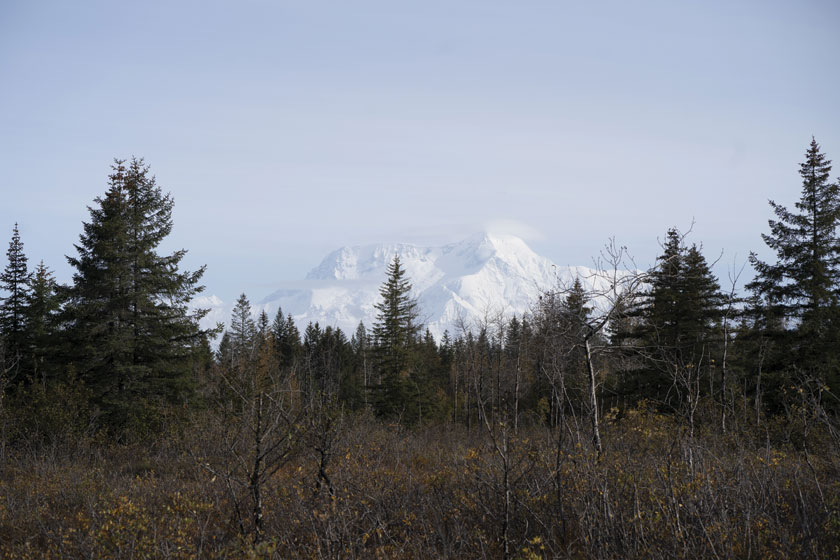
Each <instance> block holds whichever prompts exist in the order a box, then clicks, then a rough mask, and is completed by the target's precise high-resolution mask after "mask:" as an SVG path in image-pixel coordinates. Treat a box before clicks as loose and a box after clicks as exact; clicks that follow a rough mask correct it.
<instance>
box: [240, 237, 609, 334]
mask: <svg viewBox="0 0 840 560" xmlns="http://www.w3.org/2000/svg"><path fill="white" fill-rule="evenodd" d="M395 254H397V255H399V257H400V261H401V262H402V264H403V267H404V268H405V270H406V276H407V278H408V279H409V281H410V282H411V284H412V286H413V289H414V295H415V296H416V297H417V299H418V301H419V304H420V319H421V321H422V322H423V323H424V325H426V326H427V327H428V328H429V329H430V331H431V332H432V334H433V335H434V336H435V338H436V339H438V340H439V339H440V337H441V336H442V335H443V333H444V331H446V330H448V331H449V332H450V333H451V334H452V335H457V334H460V333H461V330H462V328H463V327H466V328H469V329H475V328H476V326H477V325H480V324H482V322H483V321H486V320H488V319H491V318H494V317H497V316H499V315H502V316H504V317H505V318H510V317H512V316H513V315H517V316H520V317H521V316H522V315H524V314H525V313H527V312H528V311H530V309H531V306H532V305H533V304H534V302H535V301H537V298H538V297H539V295H540V293H541V291H543V290H546V289H549V288H552V287H555V286H557V285H558V282H559V283H560V284H562V285H571V283H572V282H573V281H574V279H575V278H576V277H578V278H580V279H581V282H583V283H584V285H585V286H587V287H601V286H603V284H604V283H605V282H604V281H603V280H602V279H598V278H595V271H594V270H592V269H589V268H586V267H559V266H556V265H554V263H552V262H551V261H549V260H548V259H546V258H544V257H541V256H539V255H537V254H536V253H534V252H533V251H532V250H531V248H530V247H528V246H527V245H526V244H525V242H524V241H522V240H521V239H519V238H518V237H514V236H510V235H491V234H487V233H481V234H476V235H473V236H471V237H469V238H467V239H465V240H463V241H460V242H458V243H452V244H449V245H444V246H440V247H420V246H416V245H410V244H386V245H365V246H356V247H344V248H341V249H338V250H336V251H334V252H332V253H330V254H329V255H327V257H326V258H324V260H323V261H322V262H321V263H320V264H319V265H318V266H317V267H315V268H314V269H312V270H311V271H310V272H309V274H307V276H306V281H305V282H303V283H302V284H301V283H297V284H296V285H288V286H283V287H281V288H279V289H278V290H276V291H274V292H273V293H271V294H270V295H268V296H267V297H265V298H264V299H263V300H262V301H261V302H259V304H257V305H255V306H254V307H255V311H257V312H259V311H262V310H265V311H266V312H267V313H268V314H269V316H273V314H274V313H276V311H277V308H278V307H280V308H282V309H283V312H284V313H285V314H291V315H292V316H293V317H294V319H295V321H296V322H297V324H298V326H299V327H300V328H303V327H305V326H306V324H307V323H309V322H310V321H311V322H318V323H319V324H320V325H321V326H322V327H325V326H334V327H340V328H341V329H342V330H343V331H344V332H345V333H347V335H348V336H350V335H351V334H352V333H353V332H354V331H355V329H356V327H357V326H358V324H359V321H364V323H365V325H366V326H367V327H368V328H370V327H371V326H372V325H373V324H374V322H375V318H376V309H375V308H374V305H375V304H376V302H377V301H378V299H379V288H380V286H381V285H382V282H383V281H384V280H385V275H386V268H387V266H388V264H389V263H390V262H391V260H392V259H393V257H394V255H395ZM596 284H598V285H601V286H595V285H596Z"/></svg>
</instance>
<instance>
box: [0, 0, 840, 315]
mask: <svg viewBox="0 0 840 560" xmlns="http://www.w3.org/2000/svg"><path fill="white" fill-rule="evenodd" d="M838 62H840V3H838V2H834V1H822V2H817V1H802V0H800V1H797V2H792V1H789V2H773V1H755V2H737V1H731V0H730V1H727V2H714V1H704V2H681V1H675V0H669V1H662V2H641V1H640V2H627V1H619V2H575V3H566V2H559V1H556V2H528V1H524V0H523V1H517V2H493V1H488V0H477V1H454V0H449V1H432V0H423V1H416V2H399V1H394V0H391V1H380V2H369V1H355V2H347V1H335V2H317V1H306V2H268V1H265V2H244V1H238V2H206V1H201V2H199V1H196V2H177V1H172V0H170V1H167V2H136V1H135V2H124V3H123V2H114V1H108V2H84V1H77V2H67V1H61V2H39V1H37V0H26V1H14V0H0V185H2V203H0V243H2V247H5V246H6V241H7V240H8V237H9V236H10V235H11V229H12V225H13V224H14V222H15V221H18V222H20V227H21V234H22V237H23V241H24V243H25V246H26V252H27V254H28V255H29V257H30V260H31V261H33V262H37V261H38V260H40V259H44V260H45V261H46V263H47V264H48V265H49V266H51V267H52V268H54V269H56V270H57V272H58V276H59V278H60V279H61V280H63V281H68V280H69V277H70V270H69V268H68V267H67V265H66V263H65V260H64V257H63V255H65V254H72V252H73V247H72V244H73V243H74V242H75V241H76V239H77V236H78V234H79V233H80V232H81V221H82V220H84V219H87V211H86V205H88V204H90V203H91V201H92V199H93V198H94V197H95V196H97V195H99V194H101V193H102V192H104V190H105V184H106V176H107V174H108V166H109V164H110V162H111V160H112V158H114V157H129V156H131V155H132V154H134V155H137V156H144V157H145V158H146V160H147V162H148V163H150V164H151V166H152V169H153V171H154V172H155V173H156V175H157V177H158V180H159V183H160V184H161V185H162V186H163V187H164V188H166V189H167V190H169V191H171V192H172V193H173V195H174V197H175V202H176V206H175V230H174V233H173V235H172V238H171V239H170V242H169V247H170V248H174V247H185V248H187V249H189V251H190V253H189V256H188V258H187V264H188V265H190V266H197V265H198V264H201V263H206V264H207V265H208V272H207V274H206V276H205V283H206V284H207V286H208V292H209V293H217V294H219V295H220V296H222V297H223V299H225V300H228V301H229V300H230V299H232V297H233V296H234V295H235V294H236V293H238V292H240V291H243V290H245V291H247V292H248V293H249V295H250V296H251V298H252V300H259V299H260V298H262V297H263V296H264V295H266V294H268V293H269V292H270V291H271V288H272V286H273V285H274V284H276V283H277V282H278V281H283V280H294V279H299V278H302V277H303V276H304V274H305V273H306V271H307V270H308V269H309V268H311V267H312V266H314V265H316V264H317V263H318V261H319V260H320V259H321V258H322V257H323V256H324V255H325V254H326V253H327V252H328V251H330V250H332V249H334V248H336V247H338V246H341V245H346V244H357V243H369V242H377V241H415V242H442V241H454V240H457V239H458V238H459V237H462V236H465V235H467V234H469V233H471V232H473V231H476V230H479V229H482V228H484V227H487V226H488V225H490V226H492V227H493V228H494V229H503V230H508V231H512V232H514V233H517V232H523V231H524V232H527V233H529V235H528V238H529V242H530V243H531V245H532V247H534V249H535V250H537V251H538V252H540V253H542V254H544V255H545V256H547V257H549V258H552V259H553V260H555V262H557V263H558V264H588V263H589V262H590V259H591V256H592V255H594V254H596V253H597V251H598V249H599V247H601V245H602V244H603V243H604V241H605V240H606V239H607V238H608V237H609V236H615V237H616V238H617V239H618V240H619V241H620V242H622V243H625V244H627V245H629V246H630V248H631V250H632V251H633V253H635V254H636V255H637V257H638V261H639V263H638V264H639V265H640V266H644V265H647V264H650V262H652V260H653V258H654V257H655V256H656V254H657V253H658V250H659V247H658V245H657V237H661V236H662V235H663V233H664V232H665V230H666V229H667V228H668V227H669V226H671V225H677V226H679V227H682V228H685V227H687V226H688V225H689V224H690V223H691V221H692V218H693V219H695V220H696V225H695V228H694V232H695V233H694V235H693V240H695V241H702V242H703V243H704V245H705V247H706V251H707V255H708V256H709V257H710V258H715V257H716V256H717V254H718V253H719V252H720V251H721V250H725V252H726V253H725V256H724V260H725V261H726V262H731V261H732V259H733V258H738V259H739V261H743V260H744V259H745V257H746V255H747V253H748V251H749V250H750V249H761V248H762V246H761V241H760V236H759V235H760V233H761V232H763V231H766V222H767V219H768V218H769V217H770V209H769V207H768V206H767V203H766V201H767V199H768V198H773V199H775V200H777V201H778V202H781V203H785V204H792V203H793V202H794V201H795V200H796V198H797V197H798V194H799V189H800V182H799V178H798V175H797V169H798V165H797V164H798V162H799V161H801V159H802V155H803V153H804V151H805V149H806V147H807V144H808V142H809V141H810V138H811V135H812V134H813V135H815V136H816V138H817V140H818V141H819V142H820V143H821V144H822V146H823V149H824V151H826V152H827V153H828V155H829V157H831V158H833V159H834V160H835V161H837V163H838V165H837V169H836V172H835V173H834V175H835V176H836V175H838V174H840V101H838V100H840V78H838V75H840V64H838ZM719 270H720V269H719Z"/></svg>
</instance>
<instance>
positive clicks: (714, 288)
mask: <svg viewBox="0 0 840 560" xmlns="http://www.w3.org/2000/svg"><path fill="white" fill-rule="evenodd" d="M649 286H650V289H649V291H648V292H647V293H646V294H645V295H644V296H642V297H640V298H639V299H638V301H637V303H636V306H635V308H634V309H632V310H630V312H629V316H630V317H629V319H630V320H629V321H628V322H627V323H626V324H624V325H622V326H617V327H616V328H621V329H622V330H623V332H621V333H620V334H619V335H618V337H617V338H618V341H619V342H621V340H622V339H624V340H632V341H633V345H634V346H635V347H636V348H637V349H639V350H641V353H642V356H643V365H642V367H638V364H634V363H632V362H630V364H631V367H632V368H633V371H628V372H626V373H627V374H626V375H624V376H623V377H624V379H623V380H622V383H621V385H622V392H625V393H629V394H631V395H632V396H633V397H636V398H653V399H655V400H656V401H658V402H660V403H668V404H670V405H680V404H681V401H682V399H683V396H684V395H683V394H684V393H685V391H686V388H685V385H686V383H688V381H686V380H687V379H689V378H690V379H691V383H692V390H693V391H694V392H696V388H697V383H698V382H699V379H700V377H699V376H700V375H701V371H700V369H701V368H702V370H703V371H704V372H708V373H710V371H711V370H710V368H711V366H712V359H713V354H714V350H716V348H717V344H718V335H719V333H717V330H716V329H717V326H718V322H719V320H720V317H721V306H722V303H723V296H722V294H721V292H720V287H719V284H718V281H717V279H716V278H715V276H714V274H712V272H711V270H710V268H709V265H708V263H707V262H706V259H705V257H704V256H703V254H702V252H701V251H700V249H699V248H698V247H697V245H692V246H691V247H690V248H687V247H685V245H684V244H683V236H682V235H681V234H680V232H679V231H678V230H677V229H675V228H671V229H670V230H668V233H667V236H666V241H665V243H664V245H663V252H662V255H660V257H659V258H658V259H657V265H656V267H655V268H654V269H653V270H652V271H651V273H650V281H649ZM681 385H682V386H681Z"/></svg>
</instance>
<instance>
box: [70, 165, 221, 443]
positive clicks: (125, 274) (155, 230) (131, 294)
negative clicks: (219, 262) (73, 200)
mask: <svg viewBox="0 0 840 560" xmlns="http://www.w3.org/2000/svg"><path fill="white" fill-rule="evenodd" d="M112 170H113V172H112V174H111V175H110V176H109V188H108V190H107V192H106V193H105V195H104V196H103V197H97V198H96V199H95V205H94V206H93V207H89V208H88V209H89V211H90V221H89V222H86V223H84V224H83V233H82V235H81V236H80V239H79V243H78V244H77V245H76V246H75V247H76V251H77V253H78V255H77V256H76V257H68V258H67V260H68V262H69V263H70V265H71V266H73V268H75V272H74V274H73V286H72V288H71V289H70V290H69V296H70V299H69V302H68V306H67V315H66V317H67V319H68V321H69V328H68V334H69V336H70V340H71V342H72V347H73V362H74V364H75V366H76V367H77V369H78V371H79V373H80V375H81V376H82V379H83V380H84V382H85V383H86V384H87V385H88V387H89V388H90V389H91V390H92V391H93V396H94V402H95V403H96V404H97V405H99V406H100V407H101V408H102V409H103V410H104V412H105V415H106V418H105V419H106V421H107V422H109V423H110V424H111V425H112V426H113V427H117V428H119V427H121V426H124V425H126V423H132V422H133V423H135V424H136V423H137V422H141V423H143V422H145V421H148V419H149V418H153V417H154V416H155V414H154V412H155V409H156V408H157V407H158V406H159V405H161V404H163V403H165V402H171V401H173V400H176V399H178V398H180V397H182V396H184V395H185V394H187V393H188V392H189V391H190V389H191V375H190V374H191V367H192V364H193V360H194V358H195V357H196V356H197V354H198V353H199V352H201V350H202V349H203V348H204V347H205V344H204V343H205V342H206V336H207V334H208V333H207V332H206V331H202V330H201V329H200V328H199V326H198V320H199V319H200V318H201V317H202V316H203V315H204V314H205V313H206V310H194V309H192V310H191V309H190V308H189V303H190V301H191V300H192V298H193V297H194V296H195V295H196V294H198V293H200V292H201V291H202V290H203V289H204V288H203V286H201V285H199V282H200V280H201V276H202V275H203V273H204V267H201V268H200V269H198V270H197V271H194V272H182V271H180V270H179V268H178V267H179V265H180V262H181V260H182V259H183V257H184V255H185V254H186V251H185V250H179V251H175V252H174V253H171V254H168V255H160V254H158V251H157V249H158V246H159V245H160V244H161V242H162V241H163V240H164V239H165V238H166V237H167V236H168V235H169V233H170V232H171V231H172V206H173V201H172V197H171V196H170V195H169V194H163V192H162V191H161V188H160V187H158V186H157V184H156V183H155V178H154V176H152V175H151V174H150V172H149V168H148V166H146V165H145V164H144V163H143V160H142V159H132V160H131V161H130V162H128V164H126V163H125V162H124V161H120V160H116V161H115V163H114V165H113V166H112Z"/></svg>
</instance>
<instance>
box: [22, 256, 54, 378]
mask: <svg viewBox="0 0 840 560" xmlns="http://www.w3.org/2000/svg"><path fill="white" fill-rule="evenodd" d="M60 307H61V298H60V296H59V295H58V293H57V284H56V281H55V278H53V273H52V271H50V269H49V268H47V267H46V266H45V265H44V262H43V261H41V263H40V264H39V265H38V266H37V267H36V268H35V270H34V272H33V273H32V277H31V281H30V290H29V293H28V294H27V297H26V343H27V356H28V358H29V360H28V361H29V362H30V363H27V364H24V365H25V367H26V368H27V370H28V371H30V372H31V373H32V374H34V375H35V376H36V377H42V378H43V377H44V376H46V375H47V374H48V372H49V370H50V369H52V368H54V367H56V366H57V364H56V363H55V362H56V358H57V356H56V354H57V346H58V340H57V338H58V324H57V323H58V312H59V309H60Z"/></svg>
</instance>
